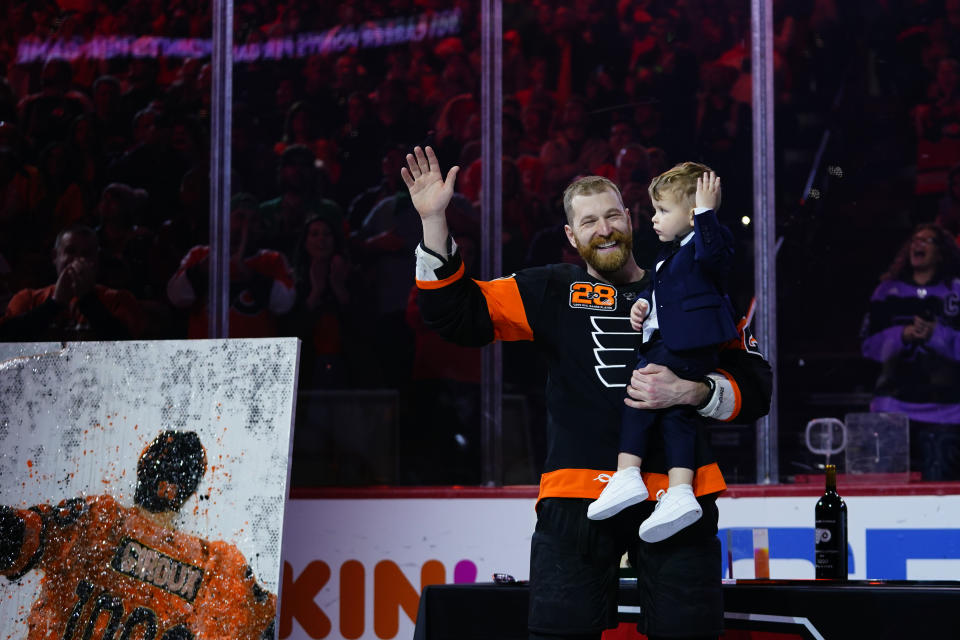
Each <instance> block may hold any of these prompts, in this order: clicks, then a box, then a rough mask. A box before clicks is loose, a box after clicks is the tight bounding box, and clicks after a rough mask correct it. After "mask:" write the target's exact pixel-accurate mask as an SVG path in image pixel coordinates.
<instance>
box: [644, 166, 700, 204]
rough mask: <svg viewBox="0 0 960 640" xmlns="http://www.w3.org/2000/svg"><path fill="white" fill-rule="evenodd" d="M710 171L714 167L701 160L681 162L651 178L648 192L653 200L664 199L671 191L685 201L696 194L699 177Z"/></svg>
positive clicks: (677, 197)
mask: <svg viewBox="0 0 960 640" xmlns="http://www.w3.org/2000/svg"><path fill="white" fill-rule="evenodd" d="M710 171H713V169H711V168H710V167H708V166H707V165H705V164H700V163H699V162H681V163H680V164H678V165H676V166H675V167H673V168H672V169H668V170H667V171H664V172H663V173H661V174H660V175H658V176H657V177H655V178H654V179H653V180H651V181H650V186H649V187H648V188H647V192H648V193H649V194H650V199H651V200H663V197H664V196H665V195H666V194H668V193H669V194H671V195H672V196H673V197H675V198H676V199H677V201H678V202H683V201H685V200H688V199H692V198H693V197H694V196H696V194H697V178H699V177H700V176H702V175H703V174H705V173H707V172H710Z"/></svg>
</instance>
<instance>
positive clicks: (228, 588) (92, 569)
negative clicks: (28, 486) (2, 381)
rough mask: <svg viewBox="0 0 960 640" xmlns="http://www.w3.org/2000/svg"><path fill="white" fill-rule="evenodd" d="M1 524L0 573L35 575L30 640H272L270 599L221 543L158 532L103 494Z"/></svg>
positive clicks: (9, 515) (14, 513) (9, 514)
mask: <svg viewBox="0 0 960 640" xmlns="http://www.w3.org/2000/svg"><path fill="white" fill-rule="evenodd" d="M0 516H2V519H3V521H4V522H3V525H4V526H3V527H2V528H3V529H4V530H5V535H4V537H5V541H4V544H3V547H4V549H5V554H4V555H6V562H2V560H0V573H2V574H3V575H5V576H6V577H7V578H8V579H10V580H17V579H19V578H20V577H21V576H23V575H24V574H26V573H27V572H28V571H30V570H32V569H38V570H39V571H41V572H43V578H42V580H41V582H40V588H39V596H38V597H37V600H36V601H35V602H34V604H33V606H32V608H31V610H30V614H29V618H28V619H27V626H28V628H29V634H28V637H29V638H30V639H31V640H41V639H50V640H52V639H54V638H57V639H58V640H60V639H62V640H70V639H71V638H76V639H78V640H79V639H80V638H87V639H89V638H93V639H99V638H156V639H157V640H192V639H194V638H198V639H199V638H203V639H205V640H215V639H216V640H227V639H231V640H232V639H246V640H263V639H272V638H273V626H274V617H275V614H276V596H275V595H274V594H272V593H270V592H268V591H266V590H265V589H263V588H262V587H260V586H259V585H258V584H257V581H256V578H255V577H254V575H253V572H252V571H251V569H250V567H249V566H248V565H247V563H246V560H245V559H244V557H243V554H242V553H241V552H240V551H239V550H238V549H237V548H236V547H235V546H234V545H232V544H230V543H227V542H223V541H216V542H207V541H206V540H203V539H201V538H198V537H196V536H192V535H189V534H186V533H182V532H178V531H173V530H170V529H166V528H164V527H161V526H159V525H157V524H155V523H154V522H153V521H151V520H150V519H149V518H147V517H146V516H145V515H143V514H142V513H141V512H140V511H138V510H137V509H129V508H126V507H122V506H121V505H120V504H118V503H117V502H116V501H115V500H114V499H113V498H111V497H110V496H106V495H104V496H96V497H93V498H87V499H79V498H77V499H74V500H67V501H65V502H62V503H61V504H60V505H59V506H57V507H51V506H48V505H41V506H38V507H32V508H30V509H10V508H6V507H4V508H2V512H0Z"/></svg>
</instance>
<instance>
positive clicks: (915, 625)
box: [414, 578, 960, 640]
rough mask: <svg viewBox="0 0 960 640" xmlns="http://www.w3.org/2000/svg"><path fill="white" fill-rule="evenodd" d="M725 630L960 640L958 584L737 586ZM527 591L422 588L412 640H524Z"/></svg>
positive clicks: (629, 582)
mask: <svg viewBox="0 0 960 640" xmlns="http://www.w3.org/2000/svg"><path fill="white" fill-rule="evenodd" d="M723 597H724V605H725V606H724V609H725V614H724V615H725V623H726V627H727V628H728V629H745V630H756V631H771V632H779V633H784V634H789V635H790V636H794V637H796V638H807V639H810V640H818V639H820V638H823V639H824V640H854V639H860V638H865V639H869V640H879V639H885V638H890V639H893V638H896V639H898V640H899V639H902V638H960V582H916V581H896V582H880V581H872V580H850V581H845V582H835V581H828V580H738V581H737V582H736V583H731V584H724V586H723ZM527 602H528V587H527V585H526V584H524V583H514V584H493V583H482V584H469V585H434V586H429V587H427V588H426V589H424V591H423V594H422V595H421V597H420V610H419V613H418V615H417V627H416V631H415V633H414V640H481V639H482V640H525V639H526V638H527V629H526V624H527ZM638 604H639V603H638V602H637V593H636V580H634V579H630V578H627V579H621V581H620V595H619V605H620V606H619V609H620V618H621V621H623V622H635V621H636V620H637V618H638V617H639V606H638Z"/></svg>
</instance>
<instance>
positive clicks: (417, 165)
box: [400, 147, 460, 219]
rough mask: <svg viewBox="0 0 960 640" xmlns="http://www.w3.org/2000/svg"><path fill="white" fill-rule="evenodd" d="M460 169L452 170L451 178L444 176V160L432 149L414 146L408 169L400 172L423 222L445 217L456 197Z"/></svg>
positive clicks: (448, 173)
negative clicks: (451, 201)
mask: <svg viewBox="0 0 960 640" xmlns="http://www.w3.org/2000/svg"><path fill="white" fill-rule="evenodd" d="M459 171H460V167H450V171H448V172H447V179H446V180H444V179H443V175H442V174H441V173H440V161H439V160H437V154H435V153H434V152H433V148H432V147H427V148H426V150H424V149H421V148H420V147H414V148H413V153H408V154H407V166H406V167H404V168H402V169H401V170H400V177H401V178H403V182H404V184H406V185H407V189H409V190H410V199H411V200H412V201H413V206H414V207H415V208H416V209H417V213H419V214H420V217H421V218H423V219H427V218H432V217H434V216H441V215H443V213H444V211H445V210H446V208H447V205H448V204H449V203H450V199H451V198H452V197H453V184H454V183H455V182H456V180H457V173H458V172H459Z"/></svg>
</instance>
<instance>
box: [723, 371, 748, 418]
mask: <svg viewBox="0 0 960 640" xmlns="http://www.w3.org/2000/svg"><path fill="white" fill-rule="evenodd" d="M717 372H718V373H722V374H723V377H724V378H726V379H727V381H729V382H730V386H731V387H733V413H731V414H730V417H729V418H725V419H723V420H721V422H730V421H731V420H733V419H734V418H736V417H737V416H738V415H740V403H741V402H742V401H743V398H742V397H741V396H740V387H738V386H737V381H736V380H734V379H733V376H732V375H730V374H729V373H727V372H726V371H724V370H723V369H717Z"/></svg>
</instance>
